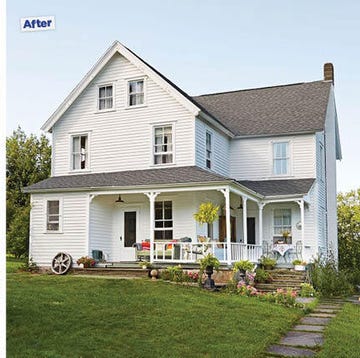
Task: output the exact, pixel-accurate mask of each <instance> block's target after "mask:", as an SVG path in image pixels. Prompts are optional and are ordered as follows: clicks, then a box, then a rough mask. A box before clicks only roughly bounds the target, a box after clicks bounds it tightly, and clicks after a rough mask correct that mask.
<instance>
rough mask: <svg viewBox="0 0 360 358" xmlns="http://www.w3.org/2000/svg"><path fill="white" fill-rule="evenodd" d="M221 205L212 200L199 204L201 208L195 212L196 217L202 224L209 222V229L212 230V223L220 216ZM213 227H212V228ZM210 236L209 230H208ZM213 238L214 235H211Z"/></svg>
mask: <svg viewBox="0 0 360 358" xmlns="http://www.w3.org/2000/svg"><path fill="white" fill-rule="evenodd" d="M218 211H219V206H218V205H214V204H213V203H211V202H207V203H202V204H200V206H199V210H198V212H197V213H195V214H194V219H195V220H196V221H197V222H198V223H199V224H200V225H203V224H208V231H210V232H212V224H213V223H214V221H215V220H217V219H218V218H219V214H218ZM210 227H211V228H210ZM208 236H211V235H209V232H208ZM210 238H211V239H212V237H210Z"/></svg>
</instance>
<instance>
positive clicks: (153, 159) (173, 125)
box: [150, 122, 176, 167]
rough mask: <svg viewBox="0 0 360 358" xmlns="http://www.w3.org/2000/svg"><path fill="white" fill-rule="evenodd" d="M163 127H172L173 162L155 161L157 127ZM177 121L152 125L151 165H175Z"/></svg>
mask: <svg viewBox="0 0 360 358" xmlns="http://www.w3.org/2000/svg"><path fill="white" fill-rule="evenodd" d="M162 127H171V141H172V151H171V154H172V162H171V163H159V164H156V163H155V129H156V128H162ZM175 164H176V162H175V123H169V122H166V123H157V124H154V125H152V130H151V165H150V166H152V167H166V166H173V165H175Z"/></svg>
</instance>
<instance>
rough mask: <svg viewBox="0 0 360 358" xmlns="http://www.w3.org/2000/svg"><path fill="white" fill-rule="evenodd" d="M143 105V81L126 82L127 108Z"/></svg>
mask: <svg viewBox="0 0 360 358" xmlns="http://www.w3.org/2000/svg"><path fill="white" fill-rule="evenodd" d="M144 104H145V85H144V79H143V78H142V79H137V80H131V81H128V107H136V106H142V105H144Z"/></svg>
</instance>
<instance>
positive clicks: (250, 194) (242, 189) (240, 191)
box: [230, 183, 264, 203]
mask: <svg viewBox="0 0 360 358" xmlns="http://www.w3.org/2000/svg"><path fill="white" fill-rule="evenodd" d="M235 185H236V187H234V184H233V186H231V187H230V192H231V193H234V194H236V195H240V196H245V197H246V198H247V199H249V200H252V201H255V202H257V203H259V202H260V201H261V200H262V199H263V198H264V196H263V195H261V194H259V193H256V192H255V191H253V190H250V189H248V188H247V187H246V186H243V185H241V184H238V183H236V184H235Z"/></svg>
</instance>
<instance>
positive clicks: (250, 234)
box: [247, 218, 256, 245]
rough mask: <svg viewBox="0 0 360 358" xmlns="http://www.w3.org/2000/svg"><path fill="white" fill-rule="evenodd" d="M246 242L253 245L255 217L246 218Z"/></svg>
mask: <svg viewBox="0 0 360 358" xmlns="http://www.w3.org/2000/svg"><path fill="white" fill-rule="evenodd" d="M247 242H248V244H249V245H255V244H256V242H255V218H247Z"/></svg>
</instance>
